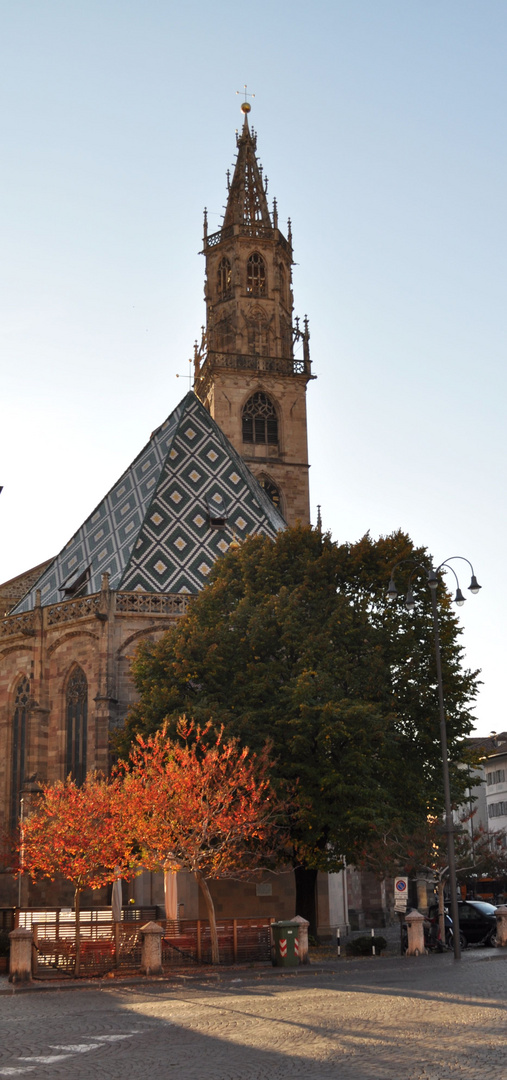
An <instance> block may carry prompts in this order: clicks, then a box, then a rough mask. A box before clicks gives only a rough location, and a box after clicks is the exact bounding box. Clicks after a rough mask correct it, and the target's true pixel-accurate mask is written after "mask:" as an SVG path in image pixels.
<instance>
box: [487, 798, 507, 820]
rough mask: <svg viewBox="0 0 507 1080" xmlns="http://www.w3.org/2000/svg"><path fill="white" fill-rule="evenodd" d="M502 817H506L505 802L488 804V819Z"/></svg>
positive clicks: (506, 807)
mask: <svg viewBox="0 0 507 1080" xmlns="http://www.w3.org/2000/svg"><path fill="white" fill-rule="evenodd" d="M504 815H507V802H496V803H490V805H489V806H488V817H490V818H493V817H504Z"/></svg>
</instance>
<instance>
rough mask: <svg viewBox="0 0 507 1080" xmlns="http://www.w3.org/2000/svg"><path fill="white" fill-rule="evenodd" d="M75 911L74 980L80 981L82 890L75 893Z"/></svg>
mask: <svg viewBox="0 0 507 1080" xmlns="http://www.w3.org/2000/svg"><path fill="white" fill-rule="evenodd" d="M74 910H75V913H76V960H75V964H74V978H75V979H78V978H79V975H80V973H81V889H76V891H75V893H74Z"/></svg>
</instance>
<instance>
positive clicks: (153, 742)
mask: <svg viewBox="0 0 507 1080" xmlns="http://www.w3.org/2000/svg"><path fill="white" fill-rule="evenodd" d="M177 734H178V739H179V741H178V742H172V741H171V740H170V739H169V738H168V736H167V733H166V730H165V728H163V729H162V730H160V731H157V732H155V734H154V735H150V736H149V737H148V738H146V739H144V738H143V737H141V736H138V738H137V743H136V745H135V746H134V747H133V749H132V750H131V753H130V757H129V761H128V763H127V764H125V763H121V764H120V770H119V771H120V775H122V777H123V797H124V798H125V799H126V805H127V806H128V814H129V819H130V827H131V829H132V839H133V842H136V843H137V844H138V846H139V859H140V862H141V863H142V865H143V866H144V867H145V868H146V869H148V870H187V871H190V872H191V873H192V874H193V875H194V877H195V879H196V881H197V882H198V884H199V887H200V889H201V891H202V894H203V897H204V901H205V904H206V910H207V913H208V918H209V924H210V934H211V951H212V962H213V963H218V962H219V949H218V935H217V928H216V918H215V908H214V904H213V898H212V896H211V893H210V890H209V886H208V880H209V879H214V878H224V877H235V878H237V877H239V876H244V875H246V874H248V873H251V872H252V870H254V869H255V868H256V867H259V866H260V865H262V864H264V865H266V863H267V861H268V860H274V859H276V858H277V857H278V858H280V857H281V851H282V849H283V844H284V840H285V835H284V832H283V812H284V806H283V804H282V803H281V801H280V800H279V799H278V798H276V796H275V794H274V792H273V789H272V787H271V784H270V781H269V779H268V771H269V768H270V762H269V760H268V755H267V752H266V751H264V752H263V753H261V754H260V755H259V757H255V756H254V755H252V754H250V751H249V750H248V748H246V747H243V748H241V747H240V746H239V745H238V743H237V741H236V740H228V741H224V739H223V732H222V731H219V732H218V734H216V733H213V731H212V728H211V724H209V723H208V724H206V725H205V727H204V728H201V727H199V725H195V724H194V723H193V721H187V720H186V719H185V718H182V719H181V720H180V722H179V725H178V733H177Z"/></svg>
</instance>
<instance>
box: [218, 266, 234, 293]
mask: <svg viewBox="0 0 507 1080" xmlns="http://www.w3.org/2000/svg"><path fill="white" fill-rule="evenodd" d="M231 292H232V269H231V264H230V262H229V260H228V259H226V258H225V256H224V258H223V259H222V261H221V262H220V263H219V264H218V271H217V296H218V299H219V300H225V298H226V297H227V296H230V295H231Z"/></svg>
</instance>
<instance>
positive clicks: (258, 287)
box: [246, 251, 267, 296]
mask: <svg viewBox="0 0 507 1080" xmlns="http://www.w3.org/2000/svg"><path fill="white" fill-rule="evenodd" d="M246 291H247V293H248V295H249V296H265V295H266V291H267V290H266V264H265V262H264V259H263V258H262V255H259V252H258V251H254V253H253V255H250V258H249V260H248V262H247V264H246Z"/></svg>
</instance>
